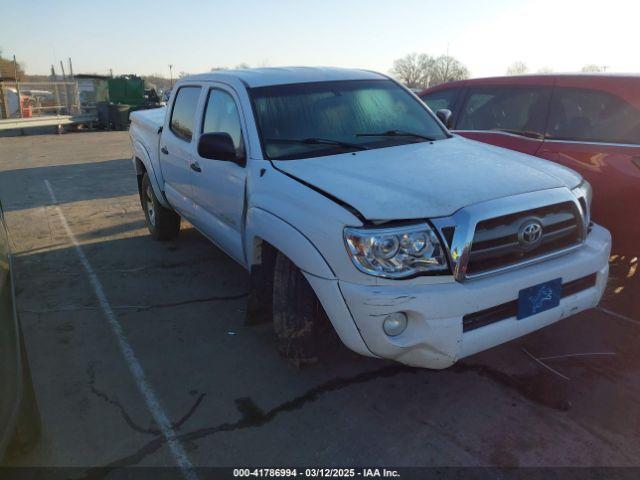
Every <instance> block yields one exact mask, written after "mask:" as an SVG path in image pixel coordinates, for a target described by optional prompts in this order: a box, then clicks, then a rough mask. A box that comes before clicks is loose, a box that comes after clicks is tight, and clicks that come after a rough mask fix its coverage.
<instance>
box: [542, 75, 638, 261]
mask: <svg viewBox="0 0 640 480" xmlns="http://www.w3.org/2000/svg"><path fill="white" fill-rule="evenodd" d="M538 155H539V156H540V157H542V158H546V159H548V160H552V161H554V162H557V163H560V164H562V165H565V166H567V167H569V168H571V169H573V170H576V171H577V172H579V173H580V174H581V175H582V176H583V177H584V178H585V179H586V180H587V181H589V183H591V185H592V187H593V194H594V197H593V205H592V210H591V211H592V218H593V220H594V221H596V222H597V223H600V224H602V225H604V226H605V227H607V228H608V229H609V230H610V231H611V233H612V236H613V249H614V253H616V252H617V253H628V254H632V255H638V253H640V248H639V246H638V238H640V222H638V221H637V220H636V218H637V215H636V214H635V213H634V212H635V210H636V209H637V204H638V201H639V200H640V110H639V109H637V108H636V107H634V106H633V105H631V104H629V103H627V102H625V101H624V100H623V99H621V98H619V97H617V96H614V95H612V94H609V93H607V92H604V91H599V90H591V89H584V88H569V87H556V89H555V91H554V94H553V99H552V102H551V111H550V115H549V124H548V127H547V139H546V140H545V142H544V144H543V146H542V148H541V149H540V151H539V152H538Z"/></svg>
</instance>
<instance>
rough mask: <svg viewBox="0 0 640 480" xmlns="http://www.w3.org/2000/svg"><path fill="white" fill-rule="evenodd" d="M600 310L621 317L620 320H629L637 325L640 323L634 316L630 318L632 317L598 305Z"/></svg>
mask: <svg viewBox="0 0 640 480" xmlns="http://www.w3.org/2000/svg"><path fill="white" fill-rule="evenodd" d="M598 310H600V311H601V312H604V313H606V314H608V315H611V316H612V317H616V318H619V319H620V320H626V321H627V322H631V323H635V324H636V325H638V324H640V321H638V320H634V319H633V318H630V317H625V316H624V315H621V314H619V313H616V312H614V311H612V310H609V309H608V308H604V307H598Z"/></svg>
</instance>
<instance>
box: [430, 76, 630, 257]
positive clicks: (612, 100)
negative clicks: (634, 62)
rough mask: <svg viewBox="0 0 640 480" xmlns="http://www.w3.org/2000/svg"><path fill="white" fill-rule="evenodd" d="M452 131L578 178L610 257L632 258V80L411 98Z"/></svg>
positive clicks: (501, 82)
mask: <svg viewBox="0 0 640 480" xmlns="http://www.w3.org/2000/svg"><path fill="white" fill-rule="evenodd" d="M419 96H420V98H422V99H423V100H424V101H425V102H426V103H427V105H429V107H430V108H431V109H432V110H433V111H434V112H438V110H450V111H451V115H450V116H449V114H448V112H445V111H441V112H439V114H438V117H439V118H440V119H441V120H443V121H444V122H445V123H447V124H448V125H447V126H448V127H449V128H450V129H452V130H454V131H455V132H456V133H458V134H460V135H463V136H465V137H468V138H471V139H473V140H479V141H481V142H486V143H491V144H493V145H497V146H500V147H505V148H509V149H512V150H518V151H520V152H524V153H528V154H530V155H535V156H537V157H542V158H546V159H548V160H552V161H554V162H557V163H560V164H562V165H565V166H567V167H569V168H572V169H573V170H576V171H578V172H580V173H581V174H582V175H583V176H584V178H586V179H587V180H588V181H589V182H590V183H591V185H592V186H593V190H594V202H593V203H594V204H593V209H592V216H593V219H594V220H595V221H596V222H598V223H600V224H602V225H604V226H606V227H607V228H608V229H609V230H610V231H611V233H612V235H613V244H614V245H613V246H614V251H615V252H616V253H623V254H625V253H626V254H630V255H637V254H638V253H639V252H640V215H639V214H640V77H638V76H622V75H531V76H528V75H527V76H514V77H497V78H483V79H473V80H464V81H459V82H453V83H448V84H445V85H438V86H437V87H433V88H430V89H427V90H425V91H423V92H421V93H420V94H419Z"/></svg>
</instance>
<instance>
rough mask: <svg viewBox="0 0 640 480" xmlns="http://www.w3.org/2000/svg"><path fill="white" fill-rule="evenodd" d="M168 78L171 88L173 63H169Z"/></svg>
mask: <svg viewBox="0 0 640 480" xmlns="http://www.w3.org/2000/svg"><path fill="white" fill-rule="evenodd" d="M169 80H170V81H171V88H173V65H169Z"/></svg>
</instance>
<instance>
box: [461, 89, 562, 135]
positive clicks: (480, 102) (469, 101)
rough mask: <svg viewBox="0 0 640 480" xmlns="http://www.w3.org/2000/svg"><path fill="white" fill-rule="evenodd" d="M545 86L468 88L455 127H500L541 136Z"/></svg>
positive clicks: (546, 101) (547, 92) (547, 91)
mask: <svg viewBox="0 0 640 480" xmlns="http://www.w3.org/2000/svg"><path fill="white" fill-rule="evenodd" d="M550 95H551V91H550V89H549V88H546V87H480V88H472V89H470V90H469V94H468V95H467V98H466V101H465V104H464V105H463V106H462V110H461V112H460V118H459V120H458V124H457V125H456V128H457V129H458V130H503V131H507V132H510V133H515V134H520V135H525V136H529V137H534V138H542V137H543V135H544V130H545V123H546V119H547V111H548V106H549V97H550Z"/></svg>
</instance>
